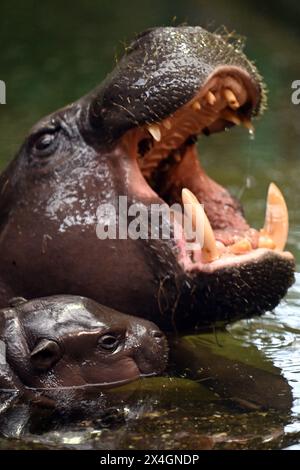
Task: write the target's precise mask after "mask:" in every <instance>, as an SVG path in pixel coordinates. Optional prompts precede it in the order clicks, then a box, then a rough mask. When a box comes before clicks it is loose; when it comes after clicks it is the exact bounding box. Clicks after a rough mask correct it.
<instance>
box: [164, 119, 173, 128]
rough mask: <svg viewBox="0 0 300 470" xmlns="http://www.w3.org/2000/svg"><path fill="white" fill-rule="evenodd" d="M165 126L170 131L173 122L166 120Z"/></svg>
mask: <svg viewBox="0 0 300 470" xmlns="http://www.w3.org/2000/svg"><path fill="white" fill-rule="evenodd" d="M163 125H164V127H165V128H166V129H168V130H170V129H171V128H172V122H171V121H170V119H165V120H164V121H163Z"/></svg>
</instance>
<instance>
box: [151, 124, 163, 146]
mask: <svg viewBox="0 0 300 470" xmlns="http://www.w3.org/2000/svg"><path fill="white" fill-rule="evenodd" d="M148 131H149V132H150V134H151V135H152V137H153V139H154V140H156V142H160V141H161V132H160V128H159V127H158V125H157V124H151V125H150V126H148Z"/></svg>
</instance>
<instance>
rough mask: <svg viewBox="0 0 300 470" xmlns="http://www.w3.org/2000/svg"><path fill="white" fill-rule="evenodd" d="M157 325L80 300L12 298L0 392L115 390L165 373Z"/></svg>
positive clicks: (1, 344)
mask: <svg viewBox="0 0 300 470" xmlns="http://www.w3.org/2000/svg"><path fill="white" fill-rule="evenodd" d="M167 359H168V345H167V341H166V338H165V336H164V335H163V333H162V332H161V331H160V330H159V329H158V328H157V326H156V325H154V324H153V323H151V322H149V321H146V320H143V319H141V318H136V317H133V316H129V315H125V314H122V313H119V312H117V311H115V310H112V309H110V308H108V307H104V306H102V305H99V304H98V303H96V302H94V301H92V300H90V299H87V298H84V297H77V296H70V295H60V296H54V297H45V298H40V299H35V300H30V301H26V300H25V299H23V298H17V299H13V300H12V301H11V305H10V307H9V308H5V309H2V310H0V389H2V390H3V389H9V390H10V389H15V390H20V391H22V390H23V391H24V390H26V389H28V388H34V389H53V388H54V389H58V388H62V387H74V386H86V385H96V384H97V385H101V386H106V387H112V386H116V385H120V384H123V383H127V382H130V381H133V380H135V379H137V378H138V377H145V376H152V375H157V374H160V373H161V372H163V370H164V369H165V367H166V364H167Z"/></svg>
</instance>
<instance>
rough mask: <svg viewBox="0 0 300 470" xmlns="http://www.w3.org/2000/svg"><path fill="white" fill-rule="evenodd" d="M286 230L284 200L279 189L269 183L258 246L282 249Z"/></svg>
mask: <svg viewBox="0 0 300 470" xmlns="http://www.w3.org/2000/svg"><path fill="white" fill-rule="evenodd" d="M288 230H289V215H288V209H287V205H286V202H285V200H284V197H283V195H282V193H281V191H280V189H279V188H278V187H277V186H276V184H274V183H271V184H270V186H269V190H268V196H267V207H266V217H265V225H264V228H263V229H262V230H261V231H260V238H259V246H260V247H265V248H270V247H273V249H274V248H275V249H276V250H279V251H280V250H284V247H285V245H286V242H287V238H288Z"/></svg>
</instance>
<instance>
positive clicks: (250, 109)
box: [123, 67, 293, 271]
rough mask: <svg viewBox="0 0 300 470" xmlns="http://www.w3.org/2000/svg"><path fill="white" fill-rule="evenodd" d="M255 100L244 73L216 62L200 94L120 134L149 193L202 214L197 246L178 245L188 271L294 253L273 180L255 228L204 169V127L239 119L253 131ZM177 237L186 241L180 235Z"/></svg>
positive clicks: (284, 209)
mask: <svg viewBox="0 0 300 470" xmlns="http://www.w3.org/2000/svg"><path fill="white" fill-rule="evenodd" d="M259 100H260V94H259V92H258V90H257V88H256V87H255V86H254V85H253V82H252V81H251V79H250V77H249V76H248V75H247V73H245V72H243V71H242V70H240V69H238V68H235V67H219V69H218V70H216V71H215V72H214V74H213V75H212V76H211V77H209V78H208V80H207V81H206V83H205V85H204V86H203V87H201V88H200V90H199V91H198V93H197V94H196V95H195V96H194V97H193V98H192V99H191V100H190V101H189V102H188V103H186V104H184V105H183V106H181V107H179V108H178V109H177V110H176V111H175V112H174V113H173V114H171V115H170V116H169V117H167V118H165V119H164V120H162V121H160V122H156V123H151V124H147V125H144V126H141V127H138V128H135V129H132V130H130V131H128V132H127V133H126V134H125V136H124V137H123V145H125V146H126V148H127V151H128V152H129V154H130V155H131V156H132V157H133V158H134V159H135V160H136V161H137V163H138V167H139V170H140V172H141V174H142V176H143V182H144V185H145V186H146V185H147V186H148V188H149V189H150V188H151V191H152V193H153V192H154V193H155V194H156V196H158V197H159V198H160V199H162V200H163V201H164V202H165V203H167V204H169V205H171V204H173V203H180V204H191V205H192V208H193V211H192V215H191V217H192V218H193V217H194V215H196V214H197V213H199V212H200V213H201V214H200V215H201V216H202V220H203V221H204V222H203V223H204V240H203V245H202V248H201V249H200V250H190V251H188V250H186V249H185V247H184V246H181V262H182V264H183V265H184V267H185V269H187V270H193V269H201V270H206V271H211V270H214V269H218V268H220V267H222V266H225V265H228V264H236V263H240V262H241V261H246V260H247V261H249V260H251V258H253V259H255V258H257V257H260V256H261V255H263V254H265V253H266V250H269V251H272V252H276V254H277V255H280V256H282V257H284V258H287V259H289V260H291V259H293V257H292V255H291V254H290V253H288V252H284V251H283V250H284V247H285V245H286V241H287V237H288V211H287V207H286V203H285V200H284V198H283V196H282V194H281V192H280V190H279V189H278V188H277V186H276V185H275V184H274V183H271V184H270V186H269V190H268V195H267V205H266V217H265V224H264V227H263V228H262V229H261V230H256V229H254V228H252V227H250V225H249V224H248V223H247V221H246V219H245V218H244V215H243V210H242V207H241V205H240V203H239V202H238V201H237V200H236V199H235V198H234V197H232V196H231V195H230V193H229V192H228V191H227V190H226V189H225V188H224V187H222V186H221V185H219V184H217V183H216V182H215V181H213V180H212V179H211V178H209V176H208V175H207V174H206V173H205V171H204V169H203V168H202V167H201V164H200V160H199V157H198V153H197V148H196V142H197V139H198V137H199V136H200V135H202V134H203V135H210V134H211V133H213V132H219V131H222V130H225V129H228V128H230V127H232V126H234V125H243V126H244V127H245V128H246V129H247V130H248V131H249V132H250V133H253V132H254V127H253V124H252V121H251V118H252V116H253V115H255V113H256V110H257V108H258V105H259ZM202 207H203V208H204V211H203V208H202ZM192 223H193V221H192ZM182 242H183V243H182V244H183V245H184V242H185V237H183V240H182ZM182 244H181V245H182ZM274 254H275V253H274Z"/></svg>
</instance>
